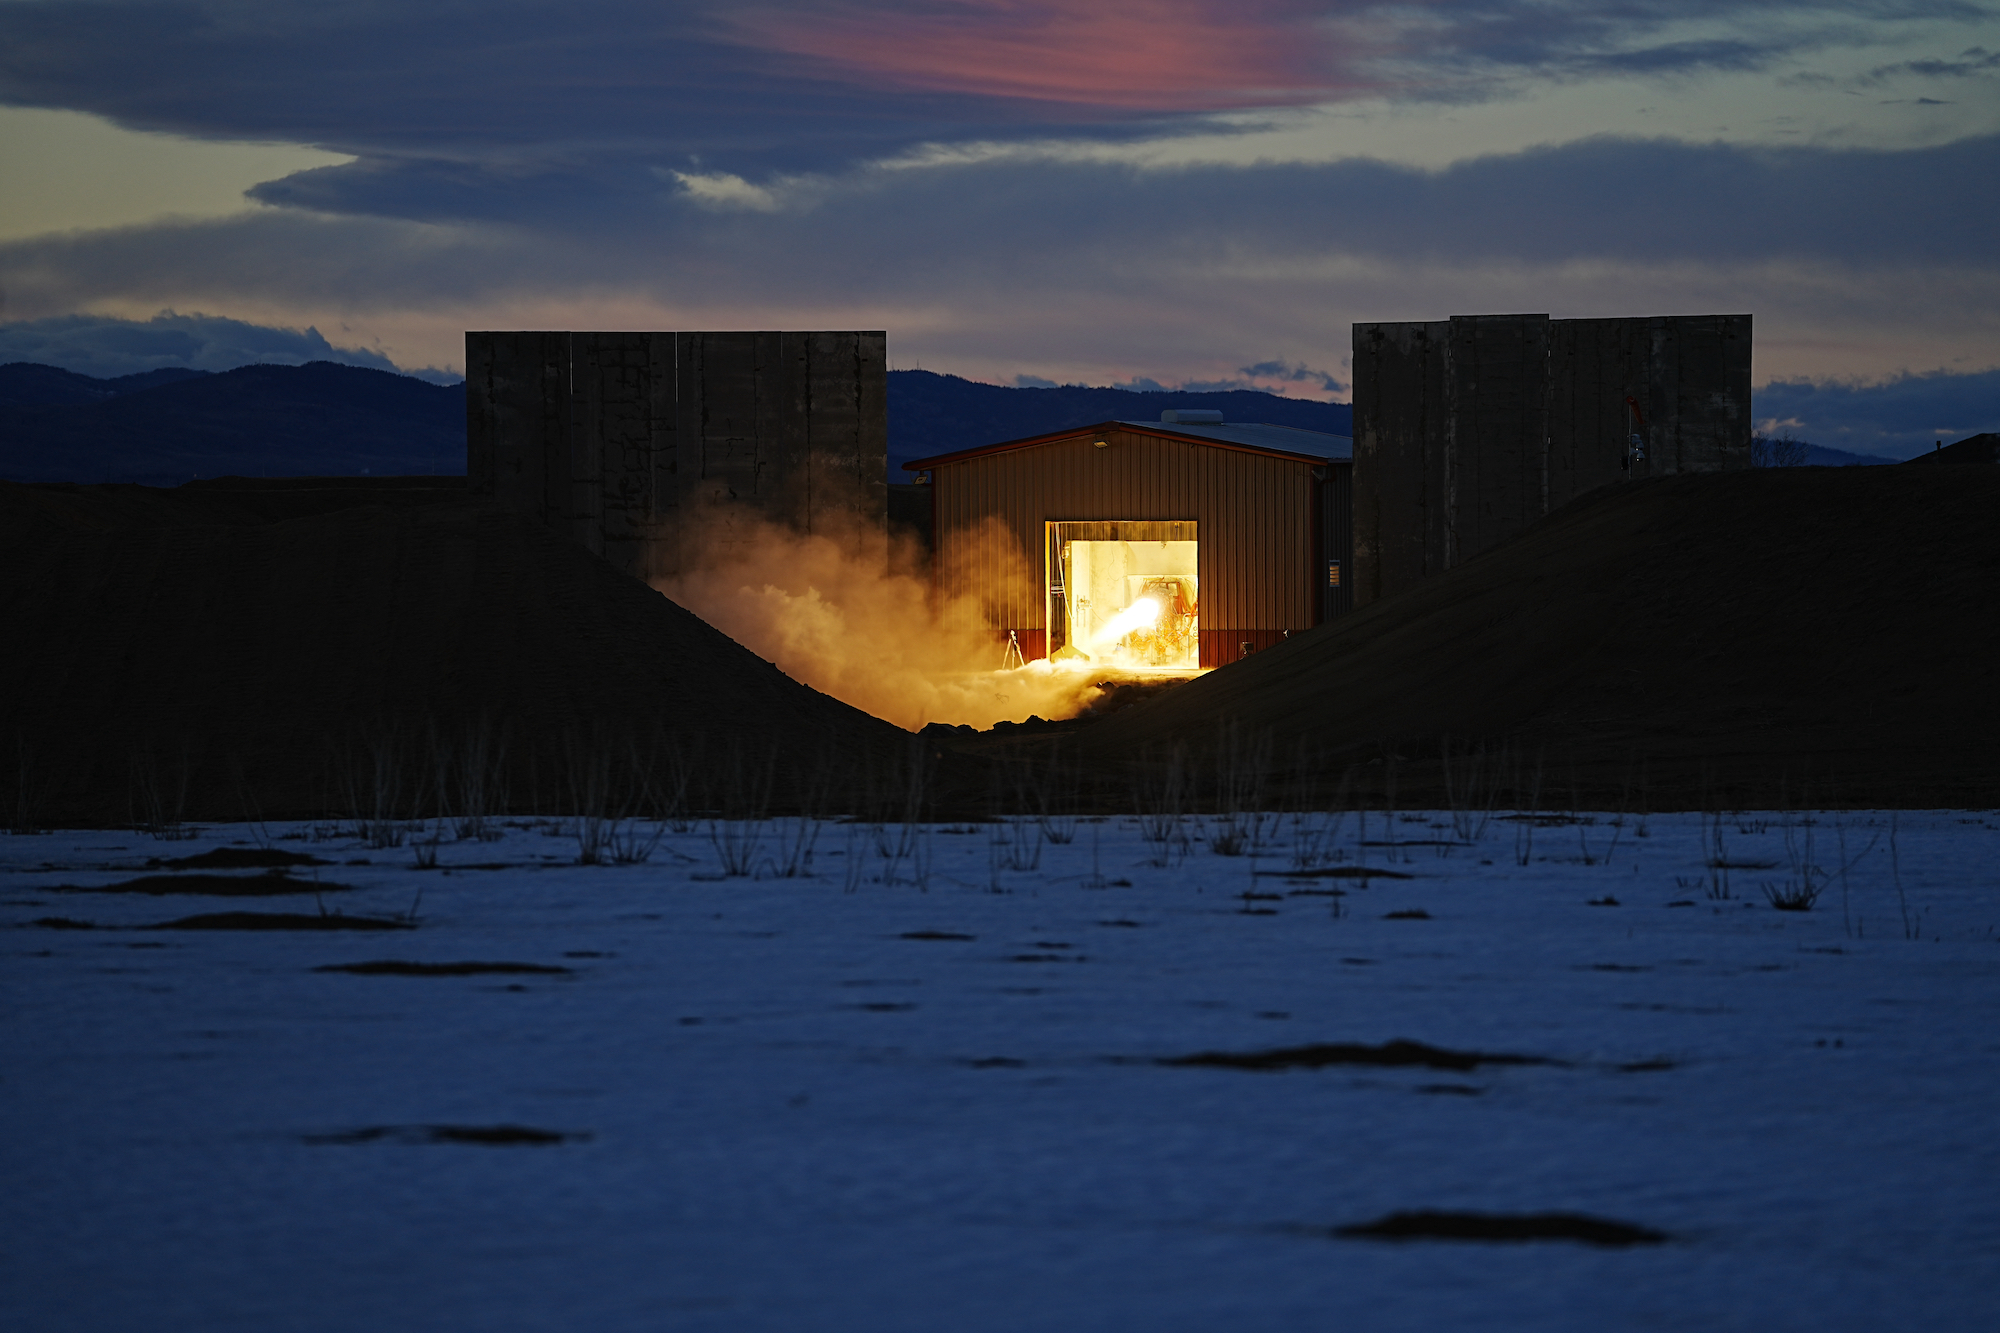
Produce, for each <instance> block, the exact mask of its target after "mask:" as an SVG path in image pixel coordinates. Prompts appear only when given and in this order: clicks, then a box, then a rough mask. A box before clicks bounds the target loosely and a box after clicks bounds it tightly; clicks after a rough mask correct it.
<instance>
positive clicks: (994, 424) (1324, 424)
mask: <svg viewBox="0 0 2000 1333" xmlns="http://www.w3.org/2000/svg"><path fill="white" fill-rule="evenodd" d="M1170 407H1175V408H1179V407H1212V408H1214V409H1216V410H1217V411H1219V412H1221V413H1222V416H1223V420H1225V421H1262V422H1269V423H1270V424H1272V425H1274V426H1296V427H1298V428H1299V429H1300V430H1318V431H1325V432H1326V433H1327V434H1329V435H1349V434H1352V433H1353V430H1354V409H1353V408H1352V407H1350V406H1349V405H1348V404H1346V403H1315V402H1310V401H1307V400H1305V399H1301V398H1286V397H1283V396H1281V395H1279V394H1275V393H1258V392H1255V391H1252V390H1248V389H1235V390H1231V391H1229V392H1226V393H1182V392H1169V393H1134V392H1131V391H1129V390H1126V389H1093V388H1090V387H1088V386H1085V385H1081V384H1066V385H1063V386H1062V387H1060V388H1055V389H1010V388H1006V387H1005V386H1003V385H998V384H979V383H976V382H975V381H972V380H964V379H960V378H959V377H958V376H956V375H938V374H933V373H932V372H931V371H928V370H892V371H890V372H889V480H891V481H902V480H903V479H904V478H903V475H902V465H903V463H904V462H906V461H907V460H909V459H912V458H923V457H925V456H927V455H929V454H942V453H949V452H951V451H952V450H954V449H969V448H972V447H974V446H976V445H981V444H996V443H998V442H999V441H1001V440H1018V439H1023V438H1025V437H1026V436H1029V435H1043V434H1046V433H1048V432H1049V431H1057V430H1063V429H1065V428H1067V427H1070V426H1088V425H1090V424H1092V423H1093V422H1098V421H1158V420H1159V419H1160V413H1162V412H1164V411H1165V410H1167V409H1168V408H1170Z"/></svg>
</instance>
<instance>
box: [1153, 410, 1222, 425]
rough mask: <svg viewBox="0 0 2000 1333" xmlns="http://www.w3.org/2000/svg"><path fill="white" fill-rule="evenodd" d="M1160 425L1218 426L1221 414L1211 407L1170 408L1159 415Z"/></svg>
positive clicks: (1220, 422)
mask: <svg viewBox="0 0 2000 1333" xmlns="http://www.w3.org/2000/svg"><path fill="white" fill-rule="evenodd" d="M1160 423H1161V424H1162V425H1167V426H1220V425H1221V424H1222V413H1220V412H1218V411H1216V410H1215V409H1214V408H1212V407H1178V408H1176V407H1170V408H1168V409H1167V410H1166V411H1164V412H1162V413H1160Z"/></svg>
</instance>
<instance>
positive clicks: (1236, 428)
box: [903, 421, 1354, 472]
mask: <svg viewBox="0 0 2000 1333" xmlns="http://www.w3.org/2000/svg"><path fill="white" fill-rule="evenodd" d="M1111 430H1122V431H1130V432H1133V433H1135V434H1139V435H1154V436H1158V437H1159V438H1160V439H1163V440H1184V441H1186V442H1187V443H1189V444H1206V445H1212V446H1214V447H1215V448H1218V449H1229V450H1234V451H1236V452H1239V453H1247V454H1264V455H1266V456H1268V457H1272V458H1289V459H1296V460H1297V461H1299V462H1302V463H1325V462H1329V461H1331V462H1342V463H1344V462H1349V461H1351V460H1352V459H1353V457H1354V441H1353V440H1351V439H1349V438H1348V437H1347V436H1345V435H1328V434H1325V433H1324V432H1321V431H1316V430H1299V429H1297V428H1295V427H1292V426H1267V425H1261V424H1254V425H1253V424H1250V423H1247V422H1245V423H1240V424H1237V423H1229V422H1225V423H1223V424H1221V425H1213V426H1210V425H1199V426H1197V425H1182V424H1180V423H1178V422H1177V423H1175V424H1173V425H1163V424H1161V423H1160V422H1157V421H1100V422H1098V423H1097V424H1095V425H1092V426H1071V427H1070V428H1068V429H1067V430H1059V431H1052V432H1050V433H1049V434H1047V435H1031V436H1029V437H1028V438H1026V439H1022V440H1004V441H1002V442H1000V443H999V444H982V445H980V446H979V447H978V448H976V449H960V450H957V451H955V452H953V453H948V454H934V455H932V456H931V457H929V458H914V459H911V460H910V461H909V462H907V463H905V464H903V470H904V471H906V472H922V471H924V470H925V469H927V468H932V467H936V466H938V465H939V464H941V463H959V462H963V461H965V460H966V459H968V458H980V457H983V456H985V455H987V454H999V453H1007V452H1009V451H1011V450H1014V449H1033V448H1035V447H1037V446H1039V445H1044V444H1055V443H1057V442H1059V441H1062V440H1073V439H1076V438H1077V437H1079V436H1083V435H1101V434H1103V433H1104V432H1106V431H1111Z"/></svg>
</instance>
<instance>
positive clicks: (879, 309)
mask: <svg viewBox="0 0 2000 1333" xmlns="http://www.w3.org/2000/svg"><path fill="white" fill-rule="evenodd" d="M0 104H4V105H0V182H4V188H0V295H3V296H4V308H0V320H5V321H8V322H10V323H13V324H15V325H17V326H19V325H25V327H20V328H18V329H17V332H19V333H20V335H21V338H17V339H16V340H15V341H14V342H13V343H12V344H10V346H13V347H16V348H18V347H20V346H24V345H27V344H26V343H23V342H22V341H21V339H22V338H29V335H31V334H33V335H34V336H40V334H39V333H37V332H36V331H37V330H56V331H58V332H60V331H61V330H62V329H65V328H67V329H69V330H71V332H72V334H73V335H74V338H73V341H74V340H75V339H83V340H86V341H87V337H88V336H90V335H89V333H88V330H89V328H90V327H93V326H92V325H91V324H90V322H89V321H83V322H82V323H78V322H76V321H71V322H69V323H67V324H51V323H47V321H50V320H52V319H54V318H55V317H62V316H76V315H97V316H106V315H108V316H118V317H124V318H128V319H140V320H149V319H151V318H152V317H153V316H155V315H156V314H158V313H159V312H161V311H162V310H168V309H171V310H174V311H177V312H180V313H181V314H182V315H190V314H194V313H200V314H205V315H210V316H223V317H228V318H230V319H234V320H239V321H244V322H245V323H247V324H251V325H259V326H276V327H281V328H291V329H304V328H306V327H308V326H311V327H313V328H316V329H317V330H318V331H319V333H320V334H321V335H323V336H324V337H325V338H326V339H327V340H329V342H331V343H332V344H334V345H337V346H340V347H349V348H359V349H365V350H367V351H370V352H372V353H375V354H378V355H379V356H381V357H385V358H387V359H388V360H389V361H392V362H394V363H395V364H396V365H399V366H403V367H406V368H413V369H414V368H420V367H435V368H439V369H444V370H456V369H458V368H459V367H460V363H461V361H462V356H463V353H462V342H461V339H462V334H463V331H464V330H465V329H467V328H481V327H485V328H507V327H555V328H568V327H573V328H621V327H630V328H744V327H767V328H772V327H788V328H883V329H887V330H888V331H889V337H890V341H889V347H890V358H891V364H892V365H893V366H895V367H899V368H906V367H910V366H914V365H918V364H921V365H922V366H923V367H924V368H926V369H936V370H944V371H950V372H954V373H958V374H962V375H966V376H969V377H974V378H980V379H988V380H993V381H996V382H999V383H1014V382H1016V380H1017V377H1024V376H1025V377H1030V379H1029V380H1028V381H1025V382H1033V380H1036V379H1040V380H1053V381H1061V382H1072V381H1074V382H1088V383H1095V384H1110V383H1131V382H1133V381H1135V380H1137V379H1140V378H1146V379H1151V380H1155V381H1158V382H1160V383H1162V384H1165V385H1168V386H1170V387H1171V386H1174V385H1180V384H1210V383H1225V382H1228V383H1233V384H1240V385H1243V386H1245V387H1248V386H1250V385H1257V386H1261V387H1267V388H1281V387H1282V388H1284V389H1286V390H1287V391H1289V392H1291V393H1294V394H1304V395H1311V396H1321V397H1333V398H1345V397H1346V384H1347V379H1348V368H1347V364H1346V358H1347V352H1348V347H1349V325H1350V324H1351V323H1352V322H1354V321H1356V320H1375V319H1419V318H1432V319H1434V318H1441V317H1443V316H1446V315H1449V314H1454V313H1479V312H1496V311H1520V310H1532V311H1547V312H1549V313H1551V314H1553V315H1555V316H1557V317H1574V316H1592V315H1625V314H1664V313H1699V312H1709V311H1749V312H1752V313H1753V314H1754V315H1755V316H1756V319H1757V325H1756V339H1757V349H1756V357H1757V360H1756V377H1757V381H1758V383H1759V385H1762V384H1764V383H1765V382H1766V381H1770V380H1774V379H1775V380H1784V381H1793V382H1798V381H1813V382H1817V383H1819V384H1821V385H1832V386H1834V387H1835V388H1837V389H1840V390H1842V391H1845V390H1846V389H1850V388H1852V387H1853V386H1854V385H1855V384H1857V383H1859V384H1862V385H1867V384H1873V383H1878V382H1882V381H1896V382H1897V383H1899V384H1901V385H1902V386H1903V387H1904V388H1905V389H1908V388H1909V384H1910V382H1909V381H1908V380H1898V377H1899V376H1906V375H1915V376H1932V377H1933V378H1932V379H1931V380H1930V381H1928V383H1929V384H1931V385H1932V386H1934V387H1935V389H1936V391H1937V392H1936V393H1935V394H1934V395H1932V397H1933V399H1934V400H1935V401H1936V403H1937V404H1938V406H1936V407H1935V408H1934V409H1933V408H1920V409H1917V410H1925V411H1930V413H1931V415H1932V416H1935V417H1938V418H1939V419H1937V420H1935V421H1929V420H1926V421H1925V423H1924V425H1923V426H1922V429H1923V430H1926V431H1929V430H1933V429H1934V430H1936V431H1938V432H1940V433H1945V432H1952V431H1957V430H1961V429H1962V430H1964V431H1967V432H1969V431H1971V430H1973V429H1992V428H1993V427H1992V426H1991V425H1990V424H1985V423H1983V422H1982V421H1981V420H1980V419H1979V415H1980V412H1981V411H1984V410H1985V409H1983V408H1981V407H1979V406H1978V402H1982V401H1983V402H1986V403H1988V404H1990V403H1991V400H1992V399H1993V397H1994V393H1993V389H1994V386H1995V385H2000V226H1997V225H1996V219H2000V9H1994V8H1990V7H1987V6H1983V5H1980V4H1974V3H1956V2H1953V0H1935V2H1933V0H1907V2H1897V0H1883V2H1881V3H1866V2H1856V3H1846V4H1824V5H1809V4H1782V3H1767V4H1756V3H1748V4H1746V3H1732V4H1727V5H1722V4H1706V3H1702V2H1701V0H1694V2H1693V3H1685V2H1684V3H1677V4H1671V5H1668V4H1659V3H1653V2H1652V0H1623V2H1622V3H1596V4H1592V3H1565V2H1564V0H1551V3H1544V4H1535V5H1525V4H1521V5H1505V4H1493V3H1485V4H1481V3H1450V2H1444V3H1425V2H1424V0H1405V2H1404V3H1399V4H1370V3H1311V2H1310V0H1235V2H1234V3H1223V2H1222V0H900V2H895V3H841V2H839V0H769V3H749V4H744V3H729V4H725V3H699V2H698V3H685V4H673V3H652V4H636V3H632V2H631V0H606V2H603V3H568V4H562V5H555V4H546V3H523V2H521V0H487V2H486V3H481V4H476V5H474V4H463V3H438V4H430V5H424V6H416V7H413V6H409V5H403V4H395V5H391V4H381V3H370V2H368V0H316V3H313V4H310V5H306V4H286V3H275V2H273V0H261V2H259V3H249V2H248V0H158V2H147V0H108V2H106V3H64V2H57V3H46V2H36V0H27V2H22V0H0ZM78 345H79V346H81V343H78ZM79 354H80V355H81V353H79ZM0 359H14V358H13V356H6V357H0ZM1936 372H1947V374H1946V375H1944V376H1937V375H1936ZM1961 376H1969V377H1971V378H1968V379H1959V378H1958V377H1961ZM1968 395H1969V396H1968ZM1920 397H1921V395H1920ZM1772 401H1777V398H1775V397H1774V398H1773V399H1772ZM1786 401H1791V400H1786ZM1823 401H1830V399H1823ZM1925 401H1930V400H1925ZM1987 415H1991V413H1990V412H1988V413H1987ZM1959 418H1962V420H1961V419H1959ZM1912 420H1914V418H1913V419H1912ZM1824 442H1826V443H1838V442H1839V441H1836V440H1833V439H1830V438H1829V439H1826V440H1824Z"/></svg>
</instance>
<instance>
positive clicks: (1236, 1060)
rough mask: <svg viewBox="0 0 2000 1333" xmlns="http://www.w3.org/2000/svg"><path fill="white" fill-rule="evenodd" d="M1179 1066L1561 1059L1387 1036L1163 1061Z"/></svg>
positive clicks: (1451, 1065) (1434, 1065)
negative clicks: (1377, 1040) (1372, 1041)
mask: <svg viewBox="0 0 2000 1333" xmlns="http://www.w3.org/2000/svg"><path fill="white" fill-rule="evenodd" d="M1159 1063H1160V1064H1163V1065H1174V1066H1177V1067H1184V1068H1185V1067H1206V1068H1211V1069H1248V1070H1255V1071H1264V1070H1275V1069H1324V1068H1327V1067H1328V1066H1330V1065H1361V1066H1367V1067H1371V1068H1376V1069H1407V1068H1424V1069H1450V1070H1457V1071H1461V1072H1462V1071H1464V1070H1468V1069H1477V1068H1478V1067H1479V1066H1481V1065H1560V1064H1561V1063H1562V1061H1560V1060H1551V1059H1549V1058H1548V1057H1546V1056H1540V1055H1503V1054H1496V1053H1494V1052H1491V1051H1451V1050H1446V1049H1444V1048H1443V1047H1440V1046H1427V1045H1425V1044H1424V1043H1423V1042H1420V1041H1402V1040H1398V1041H1385V1042H1383V1043H1382V1044H1381V1045H1379V1046H1368V1045H1363V1044H1361V1043H1358V1042H1319V1043H1316V1044H1313V1045H1310V1046H1281V1047H1277V1048H1275V1049H1272V1050H1264V1051H1201V1052H1198V1053H1197V1054H1194V1055H1175V1056H1168V1057H1166V1058H1164V1059H1162V1060H1160V1061H1159Z"/></svg>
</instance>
